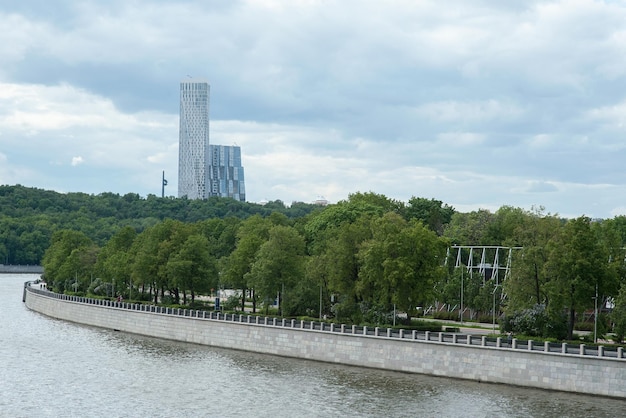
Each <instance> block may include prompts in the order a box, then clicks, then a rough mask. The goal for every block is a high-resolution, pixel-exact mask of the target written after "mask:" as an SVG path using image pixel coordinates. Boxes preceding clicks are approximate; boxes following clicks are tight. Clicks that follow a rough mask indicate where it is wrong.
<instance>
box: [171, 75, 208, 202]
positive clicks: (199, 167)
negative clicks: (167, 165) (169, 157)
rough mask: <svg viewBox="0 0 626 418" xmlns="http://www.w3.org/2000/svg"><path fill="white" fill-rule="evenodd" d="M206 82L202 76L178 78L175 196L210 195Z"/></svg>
mask: <svg viewBox="0 0 626 418" xmlns="http://www.w3.org/2000/svg"><path fill="white" fill-rule="evenodd" d="M209 90H210V87H209V83H208V82H207V81H206V80H204V79H201V78H187V79H185V80H183V81H181V82H180V127H179V139H178V197H183V196H187V198H189V199H206V198H207V197H208V195H209V190H208V173H207V169H208V167H209Z"/></svg>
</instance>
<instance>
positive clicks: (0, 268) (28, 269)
mask: <svg viewBox="0 0 626 418" xmlns="http://www.w3.org/2000/svg"><path fill="white" fill-rule="evenodd" d="M0 274H43V267H41V266H25V265H13V264H0Z"/></svg>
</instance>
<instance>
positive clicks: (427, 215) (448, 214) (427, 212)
mask: <svg viewBox="0 0 626 418" xmlns="http://www.w3.org/2000/svg"><path fill="white" fill-rule="evenodd" d="M454 213H455V210H454V208H453V207H452V206H448V205H446V204H444V203H443V202H442V201H440V200H435V199H425V198H423V197H411V198H410V199H409V202H408V205H407V207H406V218H407V219H417V220H419V221H421V222H422V223H423V224H424V225H425V226H427V227H428V228H429V229H430V230H431V231H433V232H435V233H437V235H439V236H441V235H443V230H444V227H445V226H446V225H447V224H449V223H450V221H451V220H452V215H453V214H454Z"/></svg>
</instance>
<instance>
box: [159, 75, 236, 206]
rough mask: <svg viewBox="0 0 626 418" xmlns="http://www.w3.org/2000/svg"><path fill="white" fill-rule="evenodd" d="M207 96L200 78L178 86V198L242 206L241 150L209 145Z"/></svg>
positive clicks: (206, 84)
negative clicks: (217, 198) (219, 199)
mask: <svg viewBox="0 0 626 418" xmlns="http://www.w3.org/2000/svg"><path fill="white" fill-rule="evenodd" d="M209 93H210V86H209V83H208V82H207V81H206V80H204V79H202V78H187V79H185V80H183V81H181V82H180V126H179V142H178V197H185V196H186V197H187V198H189V199H206V198H208V197H209V196H220V197H231V198H233V199H236V200H240V201H242V202H244V201H245V200H246V188H245V185H244V176H243V166H242V165H241V148H240V147H238V146H225V145H210V144H209ZM164 181H165V180H164Z"/></svg>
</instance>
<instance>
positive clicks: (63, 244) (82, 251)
mask: <svg viewBox="0 0 626 418" xmlns="http://www.w3.org/2000/svg"><path fill="white" fill-rule="evenodd" d="M97 252H98V247H97V246H96V245H95V244H94V243H93V242H92V241H91V240H90V239H89V238H88V237H87V236H86V235H85V234H83V233H82V232H78V231H72V230H61V231H58V232H56V233H55V234H54V235H53V236H52V242H51V244H50V247H48V249H47V250H46V252H45V254H44V258H43V263H42V265H43V268H44V278H45V279H46V281H47V282H48V286H50V287H51V288H52V289H54V291H55V292H61V293H63V292H64V291H65V289H66V288H68V287H69V286H70V285H71V284H72V283H73V284H75V285H76V286H78V284H79V282H78V280H79V279H82V280H83V281H84V280H85V277H90V275H91V272H92V271H93V267H94V265H95V261H96V255H97ZM80 285H81V288H83V289H82V290H85V286H84V283H80ZM76 290H78V287H76Z"/></svg>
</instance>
